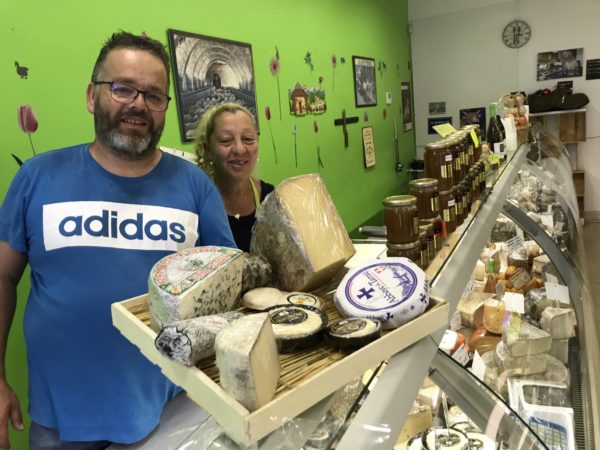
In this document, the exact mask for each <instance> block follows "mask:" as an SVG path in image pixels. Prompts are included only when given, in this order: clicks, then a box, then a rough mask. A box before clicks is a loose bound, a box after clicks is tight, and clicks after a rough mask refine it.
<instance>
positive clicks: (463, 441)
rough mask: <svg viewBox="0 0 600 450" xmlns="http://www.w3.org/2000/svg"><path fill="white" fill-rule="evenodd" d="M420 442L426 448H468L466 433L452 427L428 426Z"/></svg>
mask: <svg viewBox="0 0 600 450" xmlns="http://www.w3.org/2000/svg"><path fill="white" fill-rule="evenodd" d="M421 442H422V444H423V447H425V448H426V449H427V450H434V449H435V450H437V449H448V450H466V449H468V448H469V438H468V437H467V435H466V434H464V433H463V432H462V431H458V430H453V429H452V428H430V429H429V430H427V431H426V432H425V433H424V434H423V437H422V439H421Z"/></svg>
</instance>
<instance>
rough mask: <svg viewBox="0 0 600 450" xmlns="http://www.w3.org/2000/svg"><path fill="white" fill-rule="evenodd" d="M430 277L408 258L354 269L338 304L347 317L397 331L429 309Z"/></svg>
mask: <svg viewBox="0 0 600 450" xmlns="http://www.w3.org/2000/svg"><path fill="white" fill-rule="evenodd" d="M428 288H429V282H428V280H427V275H426V274H425V272H423V270H421V268H420V267H419V266H417V265H416V264H415V263H413V262H412V261H411V260H410V259H408V258H385V259H373V260H370V261H367V262H365V263H363V264H361V265H360V266H358V267H355V268H353V269H351V270H350V271H349V272H348V273H347V274H346V276H345V277H344V279H343V280H342V282H341V283H340V285H339V286H338V288H337V290H336V293H335V296H334V302H335V305H336V307H337V308H338V310H339V311H340V313H341V314H342V315H344V316H345V317H365V318H368V319H376V320H379V321H381V325H382V327H383V328H384V329H389V328H396V327H399V326H400V325H402V324H405V323H406V322H408V321H410V320H412V319H414V318H415V317H417V316H419V315H420V314H422V313H423V312H424V311H425V309H427V306H428V305H429V295H428Z"/></svg>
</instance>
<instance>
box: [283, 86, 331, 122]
mask: <svg viewBox="0 0 600 450" xmlns="http://www.w3.org/2000/svg"><path fill="white" fill-rule="evenodd" d="M319 81H320V82H322V81H321V80H319ZM288 96H289V102H290V114H292V115H294V116H306V115H307V114H323V113H324V112H325V111H327V102H326V100H325V89H323V88H322V87H321V86H320V85H319V86H313V87H311V88H307V87H306V86H303V85H301V84H300V83H296V85H295V86H294V87H293V88H292V89H289V90H288Z"/></svg>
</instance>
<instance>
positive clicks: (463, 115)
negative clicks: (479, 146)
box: [460, 106, 486, 136]
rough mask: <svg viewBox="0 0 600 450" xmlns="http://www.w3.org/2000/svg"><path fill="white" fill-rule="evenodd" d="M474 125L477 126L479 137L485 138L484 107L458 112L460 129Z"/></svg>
mask: <svg viewBox="0 0 600 450" xmlns="http://www.w3.org/2000/svg"><path fill="white" fill-rule="evenodd" d="M471 124H476V125H479V129H480V130H481V135H482V136H485V125H486V121H485V107H484V106H482V107H479V108H465V109H461V110H460V127H461V128H462V127H464V126H465V125H471Z"/></svg>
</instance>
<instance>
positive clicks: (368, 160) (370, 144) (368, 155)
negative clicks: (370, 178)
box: [362, 126, 375, 169]
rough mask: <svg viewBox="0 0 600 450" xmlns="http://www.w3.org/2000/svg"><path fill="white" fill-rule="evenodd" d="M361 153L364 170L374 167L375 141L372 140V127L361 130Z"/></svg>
mask: <svg viewBox="0 0 600 450" xmlns="http://www.w3.org/2000/svg"><path fill="white" fill-rule="evenodd" d="M362 140H363V152H364V155H365V168H367V169H368V168H369V167H373V166H374V165H375V141H374V140H373V127H371V126H369V127H363V129H362Z"/></svg>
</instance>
